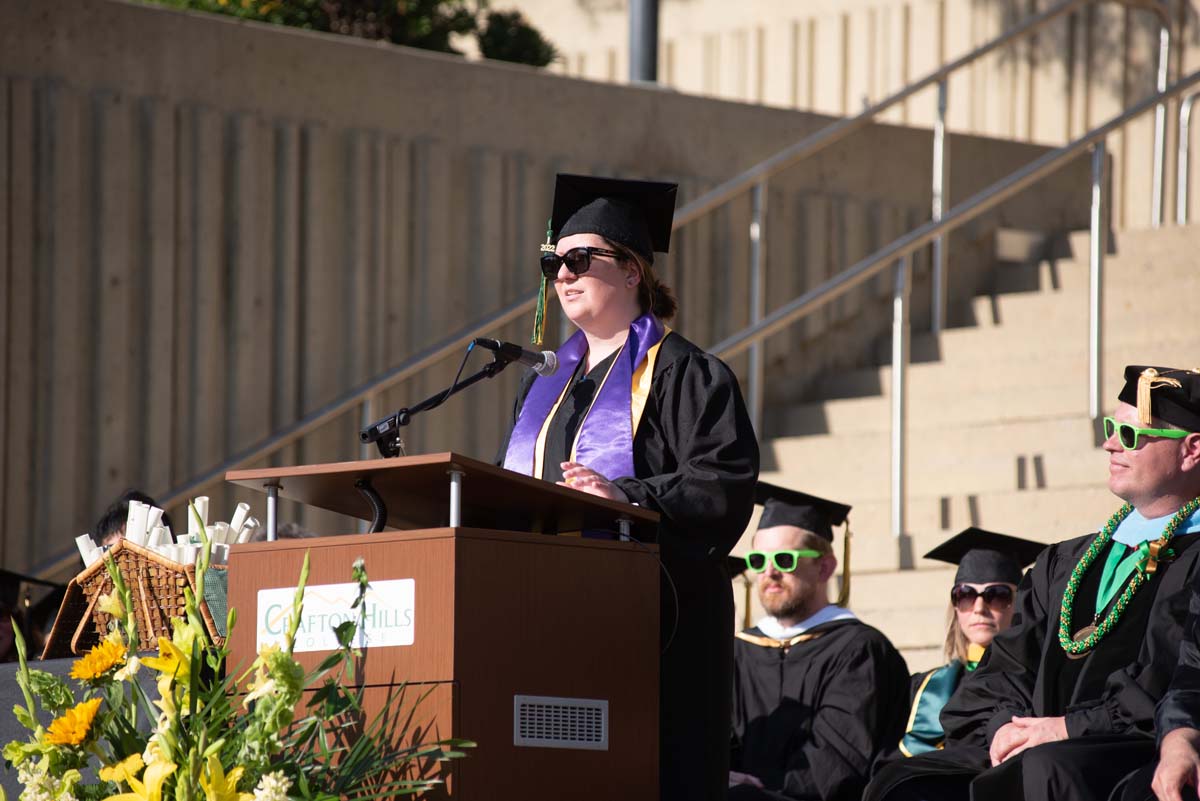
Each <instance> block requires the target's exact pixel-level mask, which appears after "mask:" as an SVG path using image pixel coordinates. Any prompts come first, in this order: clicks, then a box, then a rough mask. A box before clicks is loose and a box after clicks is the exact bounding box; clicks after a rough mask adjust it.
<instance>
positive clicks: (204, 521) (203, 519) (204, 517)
mask: <svg viewBox="0 0 1200 801" xmlns="http://www.w3.org/2000/svg"><path fill="white" fill-rule="evenodd" d="M192 505H193V506H195V507H196V513H197V514H199V515H200V521H199V522H197V521H196V515H194V514H192V510H191V509H188V534H190V535H192V537H191V539H192V541H195V540H196V539H198V538H197V537H196V535H197V534H199V533H200V529H199V527H200V526H202V525H203V526H207V525H208V496H207V495H201V496H199V497H198V498H194V499H193V500H192Z"/></svg>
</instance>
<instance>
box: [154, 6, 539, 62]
mask: <svg viewBox="0 0 1200 801" xmlns="http://www.w3.org/2000/svg"><path fill="white" fill-rule="evenodd" d="M148 2H153V3H157V4H159V5H165V6H171V7H173V8H181V9H188V10H191V11H208V12H212V13H216V14H226V15H229V16H234V17H240V18H242V19H252V20H258V21H261V22H270V23H274V24H276V25H289V26H293V27H297V28H308V29H310V30H316V31H325V32H328V33H340V34H343V35H346V36H357V37H359V38H362V39H372V40H375V41H386V42H391V43H392V44H398V45H406V46H408V47H420V48H423V49H426V50H437V51H440V52H442V53H460V51H459V50H457V49H455V47H454V46H453V45H452V44H451V39H452V37H453V36H455V35H469V34H475V36H476V38H477V41H478V43H479V51H480V52H481V53H482V54H483V55H484V57H485V58H496V59H501V60H504V61H515V62H518V63H522V64H532V65H534V66H538V67H544V66H546V65H547V64H549V63H550V62H551V61H553V60H554V59H555V58H557V56H558V52H557V51H556V50H555V48H554V45H552V44H551V43H550V42H549V41H547V40H546V39H545V37H543V36H542V34H541V33H540V32H539V31H538V30H537V29H536V28H534V27H533V26H532V25H530V24H529V23H528V22H526V21H525V19H524V17H522V16H521V14H520V12H517V11H512V12H500V11H489V10H488V9H487V0H148ZM460 54H461V53H460Z"/></svg>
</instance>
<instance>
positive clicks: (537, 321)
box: [529, 217, 554, 348]
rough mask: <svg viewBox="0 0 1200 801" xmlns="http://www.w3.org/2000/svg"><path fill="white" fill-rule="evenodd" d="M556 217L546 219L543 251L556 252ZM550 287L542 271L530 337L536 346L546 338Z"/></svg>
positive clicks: (541, 249) (530, 341)
mask: <svg viewBox="0 0 1200 801" xmlns="http://www.w3.org/2000/svg"><path fill="white" fill-rule="evenodd" d="M553 223H554V218H553V217H551V218H550V219H549V220H546V243H545V244H544V245H542V246H541V247H540V248H539V250H540V251H541V252H542V253H543V254H546V253H553V252H554V243H553V241H552V240H553V239H554V228H553ZM549 289H550V282H549V281H547V280H546V274H545V273H542V283H541V285H540V286H539V288H538V299H537V311H535V312H534V313H533V334H532V335H530V337H529V343H530V344H531V345H533V346H534V347H539V348H540V347H541V346H542V340H543V339H545V338H546V295H547V293H548V292H549Z"/></svg>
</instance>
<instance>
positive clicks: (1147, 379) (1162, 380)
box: [1137, 367, 1183, 426]
mask: <svg viewBox="0 0 1200 801" xmlns="http://www.w3.org/2000/svg"><path fill="white" fill-rule="evenodd" d="M1182 386H1183V384H1181V383H1180V382H1179V380H1178V379H1175V378H1167V377H1166V376H1162V375H1159V373H1158V371H1157V370H1155V369H1154V368H1153V367H1147V368H1146V369H1145V370H1143V371H1142V374H1141V375H1139V376H1138V385H1137V412H1138V422H1139V423H1141V424H1142V425H1144V426H1148V425H1150V420H1151V417H1153V415H1152V414H1151V413H1150V411H1151V408H1150V392H1151V390H1155V389H1158V388H1159V387H1176V388H1179V387H1182Z"/></svg>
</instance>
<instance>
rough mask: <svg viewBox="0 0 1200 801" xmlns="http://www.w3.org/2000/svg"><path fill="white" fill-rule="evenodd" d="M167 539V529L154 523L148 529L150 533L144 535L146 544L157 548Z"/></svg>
mask: <svg viewBox="0 0 1200 801" xmlns="http://www.w3.org/2000/svg"><path fill="white" fill-rule="evenodd" d="M166 541H167V530H166V529H165V528H163V527H162V526H161V525H156V526H154V527H152V528H151V529H150V535H149V536H148V537H146V545H148V546H149V547H151V548H153V549H155V550H158V547H159V546H160V545H162V544H163V543H164V542H166Z"/></svg>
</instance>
